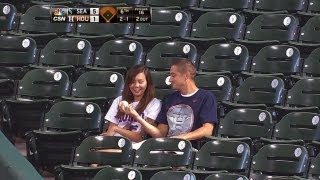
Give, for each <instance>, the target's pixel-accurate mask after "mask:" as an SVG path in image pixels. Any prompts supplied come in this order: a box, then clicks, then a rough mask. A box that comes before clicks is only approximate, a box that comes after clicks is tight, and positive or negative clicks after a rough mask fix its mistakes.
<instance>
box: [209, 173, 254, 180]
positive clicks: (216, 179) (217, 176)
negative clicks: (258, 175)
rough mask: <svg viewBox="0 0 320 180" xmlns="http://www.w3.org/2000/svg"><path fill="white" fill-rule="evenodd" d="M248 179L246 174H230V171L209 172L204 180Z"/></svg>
mask: <svg viewBox="0 0 320 180" xmlns="http://www.w3.org/2000/svg"><path fill="white" fill-rule="evenodd" d="M222 179H223V180H234V179H237V180H249V179H248V178H247V177H246V176H244V175H239V174H231V173H214V174H211V175H210V176H208V177H206V179H205V180H222Z"/></svg>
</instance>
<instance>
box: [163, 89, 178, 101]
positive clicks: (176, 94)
mask: <svg viewBox="0 0 320 180" xmlns="http://www.w3.org/2000/svg"><path fill="white" fill-rule="evenodd" d="M179 95H180V92H179V91H174V92H173V93H170V94H167V95H166V96H165V97H164V98H163V99H171V98H175V97H178V96H179Z"/></svg>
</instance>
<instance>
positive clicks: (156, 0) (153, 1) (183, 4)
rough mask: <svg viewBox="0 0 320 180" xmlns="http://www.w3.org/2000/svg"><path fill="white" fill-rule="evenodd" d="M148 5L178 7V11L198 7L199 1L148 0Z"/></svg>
mask: <svg viewBox="0 0 320 180" xmlns="http://www.w3.org/2000/svg"><path fill="white" fill-rule="evenodd" d="M146 5H147V6H150V7H162V8H166V7H168V6H169V7H171V8H172V7H177V8H178V9H189V8H190V7H198V6H199V0H171V1H162V0H146Z"/></svg>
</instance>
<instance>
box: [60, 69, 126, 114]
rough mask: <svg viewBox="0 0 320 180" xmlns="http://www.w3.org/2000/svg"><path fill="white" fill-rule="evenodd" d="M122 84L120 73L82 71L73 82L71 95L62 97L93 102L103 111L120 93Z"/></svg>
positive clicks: (122, 79)
mask: <svg viewBox="0 0 320 180" xmlns="http://www.w3.org/2000/svg"><path fill="white" fill-rule="evenodd" d="M97 77H103V78H97ZM123 86H124V78H123V76H122V75H121V74H120V73H117V72H112V71H89V72H86V73H83V74H82V75H81V76H80V77H79V78H78V79H77V81H76V82H75V83H73V85H72V92H71V97H63V99H64V100H72V101H90V102H95V103H97V104H98V105H99V106H100V108H101V111H102V112H103V113H105V112H106V111H107V110H108V109H109V105H111V103H112V101H113V99H115V98H116V97H118V96H120V95H121V93H122V89H123Z"/></svg>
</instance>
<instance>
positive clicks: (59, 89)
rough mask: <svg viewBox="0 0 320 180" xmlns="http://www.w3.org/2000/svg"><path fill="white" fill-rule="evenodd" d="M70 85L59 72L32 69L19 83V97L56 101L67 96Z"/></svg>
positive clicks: (63, 74)
mask: <svg viewBox="0 0 320 180" xmlns="http://www.w3.org/2000/svg"><path fill="white" fill-rule="evenodd" d="M70 88H71V83H70V81H69V77H68V75H67V74H66V73H65V72H64V71H61V70H54V69H34V70H31V71H29V72H27V73H26V74H25V76H24V77H23V78H22V79H21V80H20V81H19V85H18V93H17V95H18V96H19V97H28V98H34V99H41V98H49V99H56V98H60V97H61V96H69V94H70Z"/></svg>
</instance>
